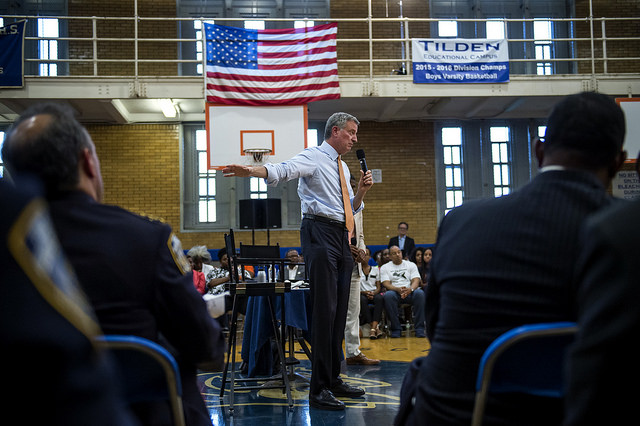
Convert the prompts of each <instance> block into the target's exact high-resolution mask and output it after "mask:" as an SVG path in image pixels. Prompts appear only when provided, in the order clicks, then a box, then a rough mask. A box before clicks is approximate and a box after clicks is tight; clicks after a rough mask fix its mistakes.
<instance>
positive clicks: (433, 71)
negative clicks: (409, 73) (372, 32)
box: [412, 38, 509, 83]
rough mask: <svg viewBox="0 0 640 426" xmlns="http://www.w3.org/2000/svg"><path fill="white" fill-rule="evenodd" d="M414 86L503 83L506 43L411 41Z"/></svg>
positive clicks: (506, 77) (505, 78)
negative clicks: (425, 84) (422, 84)
mask: <svg viewBox="0 0 640 426" xmlns="http://www.w3.org/2000/svg"><path fill="white" fill-rule="evenodd" d="M412 47H413V48H412V59H413V82H414V83H506V82H508V81H509V49H508V46H507V40H506V39H502V40H494V39H462V38H454V39H442V38H440V39H413V40H412Z"/></svg>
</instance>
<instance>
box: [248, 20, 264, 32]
mask: <svg viewBox="0 0 640 426" xmlns="http://www.w3.org/2000/svg"><path fill="white" fill-rule="evenodd" d="M244 28H245V29H247V30H264V21H244Z"/></svg>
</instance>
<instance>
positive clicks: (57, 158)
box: [2, 104, 102, 200]
mask: <svg viewBox="0 0 640 426" xmlns="http://www.w3.org/2000/svg"><path fill="white" fill-rule="evenodd" d="M2 158H3V160H4V161H5V163H6V166H7V169H8V170H9V172H10V173H11V175H13V176H14V177H18V176H20V175H33V176H36V177H38V178H40V180H41V181H42V182H43V184H44V185H45V188H46V189H47V194H48V195H52V194H55V193H57V192H60V191H67V190H73V189H81V190H85V192H88V193H89V194H90V195H92V196H93V197H94V198H96V199H98V200H100V199H101V197H102V177H101V175H100V170H99V163H98V160H97V156H96V155H95V147H94V145H93V142H92V141H91V137H90V136H89V134H88V132H87V131H86V129H85V128H84V127H83V126H82V125H81V124H80V123H79V122H78V121H77V120H76V119H75V118H74V116H73V113H72V111H71V110H70V109H69V108H68V107H65V106H62V105H58V104H41V105H36V106H34V107H31V108H29V109H27V110H26V111H25V112H24V113H23V114H22V115H21V116H20V118H19V119H18V120H17V121H16V122H15V123H14V124H13V126H12V127H11V128H10V129H9V131H8V133H7V137H6V139H5V142H4V145H3V147H2ZM87 162H89V163H90V164H87Z"/></svg>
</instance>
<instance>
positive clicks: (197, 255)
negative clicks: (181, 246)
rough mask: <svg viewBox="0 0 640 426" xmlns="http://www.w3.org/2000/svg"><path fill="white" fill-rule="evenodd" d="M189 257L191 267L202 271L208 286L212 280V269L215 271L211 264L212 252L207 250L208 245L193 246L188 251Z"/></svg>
mask: <svg viewBox="0 0 640 426" xmlns="http://www.w3.org/2000/svg"><path fill="white" fill-rule="evenodd" d="M187 259H189V263H190V264H191V269H193V270H194V271H198V272H202V274H203V275H204V279H205V281H206V284H207V288H208V287H209V280H210V278H208V277H209V274H210V273H211V271H213V266H211V265H210V264H209V263H210V262H211V253H209V250H207V246H193V247H191V248H190V249H189V251H188V252H187Z"/></svg>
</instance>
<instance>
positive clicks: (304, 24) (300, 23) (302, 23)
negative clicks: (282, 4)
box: [293, 21, 315, 28]
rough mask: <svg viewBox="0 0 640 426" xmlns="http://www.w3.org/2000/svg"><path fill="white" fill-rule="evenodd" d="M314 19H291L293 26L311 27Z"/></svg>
mask: <svg viewBox="0 0 640 426" xmlns="http://www.w3.org/2000/svg"><path fill="white" fill-rule="evenodd" d="M314 25H315V22H314V21H293V28H305V27H313V26H314Z"/></svg>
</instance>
